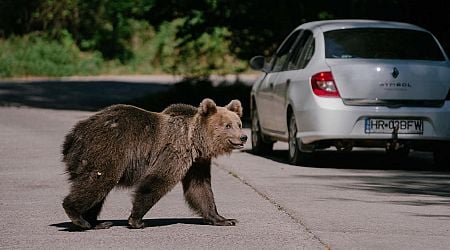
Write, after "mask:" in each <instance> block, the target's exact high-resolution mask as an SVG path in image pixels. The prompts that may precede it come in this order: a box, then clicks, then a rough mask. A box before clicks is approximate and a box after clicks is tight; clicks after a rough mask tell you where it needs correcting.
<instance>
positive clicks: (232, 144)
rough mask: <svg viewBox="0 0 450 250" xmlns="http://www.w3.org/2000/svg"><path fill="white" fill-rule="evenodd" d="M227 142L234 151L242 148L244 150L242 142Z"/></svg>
mask: <svg viewBox="0 0 450 250" xmlns="http://www.w3.org/2000/svg"><path fill="white" fill-rule="evenodd" d="M228 142H229V143H230V145H231V147H232V148H234V149H242V148H244V143H243V142H239V143H234V142H232V141H231V140H228Z"/></svg>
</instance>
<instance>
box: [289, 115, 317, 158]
mask: <svg viewBox="0 0 450 250" xmlns="http://www.w3.org/2000/svg"><path fill="white" fill-rule="evenodd" d="M288 131H289V141H288V144H289V150H288V156H289V158H288V159H289V163H291V164H293V165H299V164H304V163H309V162H310V161H311V158H312V153H309V152H303V151H301V150H300V145H298V143H299V140H297V138H296V134H297V122H296V121H295V116H294V114H291V115H290V116H289V127H288ZM300 143H301V142H300Z"/></svg>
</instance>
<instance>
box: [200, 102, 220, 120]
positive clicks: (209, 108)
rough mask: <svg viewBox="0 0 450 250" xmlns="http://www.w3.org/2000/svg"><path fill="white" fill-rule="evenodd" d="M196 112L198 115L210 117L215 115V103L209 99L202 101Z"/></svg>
mask: <svg viewBox="0 0 450 250" xmlns="http://www.w3.org/2000/svg"><path fill="white" fill-rule="evenodd" d="M198 110H199V112H200V114H202V115H204V116H207V115H211V114H214V113H216V111H217V106H216V103H215V102H214V101H213V100H211V99H209V98H205V99H203V101H202V102H201V103H200V106H199V107H198Z"/></svg>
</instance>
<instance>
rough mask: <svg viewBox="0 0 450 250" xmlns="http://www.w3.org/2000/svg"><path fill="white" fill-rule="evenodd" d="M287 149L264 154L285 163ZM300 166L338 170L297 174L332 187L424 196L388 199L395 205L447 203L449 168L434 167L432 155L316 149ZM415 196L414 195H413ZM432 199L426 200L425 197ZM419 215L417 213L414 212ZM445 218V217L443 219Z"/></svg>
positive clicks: (449, 204) (448, 204)
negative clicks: (394, 154)
mask: <svg viewBox="0 0 450 250" xmlns="http://www.w3.org/2000/svg"><path fill="white" fill-rule="evenodd" d="M287 154H288V152H287V150H274V151H273V153H272V154H270V155H268V156H264V157H265V158H268V159H271V160H273V161H276V162H280V163H284V164H288V162H287V157H288V155H287ZM303 167H310V168H323V169H325V168H329V169H341V170H343V171H342V172H339V173H338V174H336V173H333V174H327V172H320V173H319V174H299V175H294V176H293V177H296V178H299V179H300V180H306V179H316V180H319V179H321V180H324V181H329V183H330V186H331V187H332V188H334V189H342V190H349V191H350V190H366V191H372V192H377V193H381V194H383V195H389V194H402V195H407V196H406V197H408V195H423V196H424V199H420V200H418V199H416V198H414V199H407V198H406V199H402V200H392V201H389V202H390V203H393V204H399V205H413V206H427V205H444V206H450V172H449V170H450V168H449V167H448V166H436V165H434V163H433V159H432V154H431V153H426V152H412V153H411V154H410V156H409V157H392V156H389V155H387V154H386V153H385V152H384V151H382V150H378V151H375V150H374V151H368V150H364V151H352V152H336V151H322V152H317V153H316V154H315V155H314V158H313V160H312V161H311V162H309V163H308V164H303ZM413 197H415V196H413ZM427 197H428V198H432V199H428V198H427ZM417 216H420V215H417ZM447 219H448V218H447Z"/></svg>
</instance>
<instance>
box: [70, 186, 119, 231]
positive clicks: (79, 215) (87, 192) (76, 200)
mask: <svg viewBox="0 0 450 250" xmlns="http://www.w3.org/2000/svg"><path fill="white" fill-rule="evenodd" d="M96 184H98V185H96ZM113 187H114V185H109V183H95V184H94V185H86V184H84V185H83V183H80V185H74V186H73V187H72V190H71V192H70V193H69V195H67V197H66V198H65V199H64V201H63V207H64V210H65V211H66V214H67V216H68V217H69V218H70V220H71V221H72V223H73V224H75V225H76V226H78V227H80V228H81V229H83V230H86V229H102V228H109V227H111V226H112V223H110V222H104V223H101V224H98V221H97V217H98V215H99V213H100V211H101V208H102V206H103V203H104V201H105V198H106V196H107V195H108V193H109V192H110V191H111V189H112V188H113Z"/></svg>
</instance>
